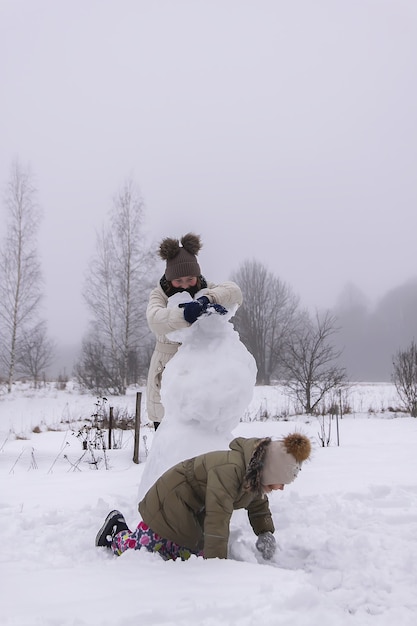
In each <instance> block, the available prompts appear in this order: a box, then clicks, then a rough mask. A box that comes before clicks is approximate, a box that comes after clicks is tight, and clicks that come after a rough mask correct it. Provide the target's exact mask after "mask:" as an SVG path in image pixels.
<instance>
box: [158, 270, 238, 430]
mask: <svg viewBox="0 0 417 626" xmlns="http://www.w3.org/2000/svg"><path fill="white" fill-rule="evenodd" d="M197 296H198V297H199V296H207V298H208V299H209V300H210V302H211V303H212V304H221V305H222V306H224V307H225V308H226V309H232V308H233V307H236V308H237V307H239V306H240V305H241V304H242V292H241V290H240V288H239V287H238V285H237V284H236V283H234V282H232V281H227V282H224V283H221V284H220V285H216V284H214V283H209V282H207V287H206V288H204V289H202V290H201V291H199V292H198V294H197ZM146 318H147V320H148V325H149V328H150V329H151V331H152V332H153V333H154V335H155V336H156V345H155V349H154V352H153V354H152V358H151V362H150V365H149V373H148V382H147V388H146V407H147V412H148V419H149V420H151V421H153V422H160V421H161V420H162V418H163V416H164V407H163V406H162V403H161V395H160V391H161V377H162V373H163V371H164V369H165V366H166V364H167V363H168V361H169V360H170V359H171V358H172V357H173V356H174V354H175V353H176V352H177V350H178V348H179V346H180V344H179V343H178V342H175V341H170V340H169V339H168V338H167V336H166V335H167V334H168V333H170V332H172V331H175V330H181V329H182V328H187V327H188V326H190V324H189V323H188V322H186V321H185V319H184V312H183V309H182V308H180V307H173V308H169V307H168V296H167V295H166V293H165V292H164V291H163V289H162V287H161V286H160V285H159V284H158V285H157V286H156V287H155V289H153V290H152V292H151V295H150V297H149V303H148V307H147V310H146Z"/></svg>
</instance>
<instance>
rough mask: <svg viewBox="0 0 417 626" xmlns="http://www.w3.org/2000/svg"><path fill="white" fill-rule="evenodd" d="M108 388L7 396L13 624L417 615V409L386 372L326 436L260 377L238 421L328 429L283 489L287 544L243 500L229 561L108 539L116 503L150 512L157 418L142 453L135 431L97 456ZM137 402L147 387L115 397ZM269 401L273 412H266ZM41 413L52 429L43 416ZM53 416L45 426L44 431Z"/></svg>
mask: <svg viewBox="0 0 417 626" xmlns="http://www.w3.org/2000/svg"><path fill="white" fill-rule="evenodd" d="M95 402H96V398H95V397H94V396H89V395H80V394H79V393H78V392H77V390H76V389H69V390H66V391H58V390H56V389H55V388H53V387H52V388H49V389H42V390H40V391H38V392H36V393H35V392H33V391H27V390H26V391H25V390H24V389H18V388H17V389H16V390H15V391H14V392H13V393H12V394H11V395H7V394H4V395H1V396H0V494H1V495H0V512H1V515H2V549H1V556H0V568H1V572H0V581H1V582H0V589H1V602H0V624H1V625H2V626H70V625H71V626H85V625H89V626H138V625H140V626H143V625H145V624H146V626H156V625H159V624H161V625H162V624H163V625H165V626H168V625H172V626H174V625H175V626H182V625H189V624H200V625H204V626H211V625H213V626H214V625H216V626H217V625H218V624H227V625H229V624H234V625H239V626H250V625H254V624H262V626H267V625H287V624H288V625H290V624H291V625H292V626H294V625H296V626H304V625H306V626H307V625H308V626H312V625H313V626H315V625H320V626H327V625H329V626H334V625H335V624H337V625H338V626H344V625H349V624H354V625H355V626H356V625H357V626H359V625H360V626H367V625H369V626H371V625H377V626H382V625H384V626H385V625H387V626H388V625H389V626H392V624H401V626H408V625H410V626H411V624H413V625H414V624H415V623H416V620H417V594H416V580H417V542H416V537H417V480H416V476H417V454H416V448H417V420H416V419H412V418H410V417H407V416H404V415H403V414H401V413H395V412H393V411H390V410H388V407H394V408H397V407H398V399H397V397H396V394H395V390H394V389H393V387H392V386H391V385H388V384H380V385H378V384H374V385H357V386H355V387H353V388H352V389H351V390H350V391H349V404H350V406H351V409H352V413H351V414H349V415H347V416H345V417H344V418H343V419H342V420H339V421H338V425H339V443H340V445H337V429H336V420H333V422H332V433H331V442H330V446H328V447H321V445H320V441H319V433H320V432H321V426H320V422H319V421H318V420H317V419H316V418H308V419H307V418H306V417H286V418H285V419H277V417H276V416H279V415H281V416H283V415H284V416H286V415H288V413H291V406H290V403H289V401H288V399H287V398H286V397H285V396H283V394H282V391H281V390H280V389H279V388H274V387H272V388H267V387H259V388H256V389H255V393H254V399H253V400H252V402H251V404H250V406H249V409H248V411H247V413H246V414H245V416H244V421H242V422H241V423H240V424H239V426H238V427H237V428H236V429H235V430H234V435H243V436H258V435H259V436H264V435H281V434H284V433H287V432H290V431H293V430H294V429H295V428H297V429H301V430H302V431H303V432H305V433H306V434H308V435H309V436H311V437H312V439H313V440H314V442H315V447H314V453H313V458H312V461H311V462H309V463H308V464H306V465H305V467H304V468H303V470H302V472H301V474H300V476H299V477H298V478H297V480H296V481H295V483H293V484H292V485H290V486H288V487H286V489H285V491H284V492H282V493H281V492H276V493H274V494H273V495H272V496H271V508H272V512H273V515H274V520H275V523H276V526H277V532H276V535H277V538H278V541H279V544H280V547H281V549H280V551H279V552H278V553H277V555H276V556H275V557H274V560H273V561H272V562H269V563H265V562H262V560H261V559H260V558H259V557H258V555H257V553H256V552H255V549H254V535H253V533H252V531H251V529H250V527H249V524H248V522H247V519H246V515H245V513H244V512H241V511H239V512H236V513H235V514H234V516H233V518H232V533H231V541H230V558H229V559H228V560H227V561H221V560H216V559H215V560H207V561H205V560H203V559H197V558H192V559H190V560H189V561H187V562H184V563H182V562H164V561H162V560H161V559H160V558H159V557H158V556H157V555H152V554H148V553H145V552H131V553H126V554H124V555H122V557H120V558H115V557H112V556H111V555H110V554H109V553H108V552H107V551H106V550H102V549H97V548H96V547H95V546H94V538H95V534H96V532H97V530H98V528H99V527H100V526H101V524H102V521H103V519H104V517H105V515H106V514H107V513H108V511H109V510H110V509H112V508H119V509H120V510H122V511H123V512H124V514H125V516H126V518H127V520H128V522H129V523H130V524H131V525H132V526H134V525H135V524H136V523H137V521H138V519H139V518H138V514H137V501H136V500H137V497H136V496H137V490H138V484H139V482H140V477H141V474H142V472H143V469H144V467H145V464H146V450H150V449H151V446H152V438H153V432H152V430H151V429H150V428H149V427H148V426H147V425H146V416H144V417H143V422H144V423H143V425H142V430H141V437H142V438H141V450H140V455H141V463H140V464H139V465H137V464H135V463H133V462H132V457H133V434H132V431H125V432H124V433H123V438H122V439H119V445H120V448H119V449H117V450H110V451H108V452H107V462H108V467H109V469H107V470H106V469H105V461H104V459H103V460H102V461H101V464H100V465H99V469H98V470H97V469H96V466H95V465H93V464H91V463H90V462H89V461H91V459H89V458H88V455H87V456H85V457H84V458H81V457H82V446H81V442H80V439H79V438H77V436H76V434H77V432H78V429H79V428H80V424H82V423H83V421H84V420H86V418H88V417H89V416H90V415H91V414H92V413H93V412H94V410H95ZM109 404H111V405H112V406H119V407H120V409H121V410H123V409H125V408H126V407H127V408H128V410H129V411H130V412H131V413H132V414H133V412H134V406H135V392H134V391H131V392H130V395H129V396H128V397H127V398H118V399H116V398H109ZM261 415H264V416H265V415H267V419H262V420H259V419H255V418H256V417H257V416H261ZM37 427H38V428H37ZM34 429H35V430H40V431H41V432H39V433H35V432H33V430H34Z"/></svg>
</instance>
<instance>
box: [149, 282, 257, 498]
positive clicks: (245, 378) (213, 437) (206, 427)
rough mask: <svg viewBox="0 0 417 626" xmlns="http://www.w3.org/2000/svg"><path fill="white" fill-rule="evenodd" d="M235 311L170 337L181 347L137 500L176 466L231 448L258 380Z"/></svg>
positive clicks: (177, 298) (177, 301)
mask: <svg viewBox="0 0 417 626" xmlns="http://www.w3.org/2000/svg"><path fill="white" fill-rule="evenodd" d="M195 297H196V298H197V297H199V294H197V295H196V296H195ZM191 300H192V298H191V296H190V294H188V293H187V292H181V293H177V294H175V295H173V296H171V298H169V301H168V306H169V307H171V306H179V305H181V304H184V303H186V302H189V301H191ZM235 311H236V308H235V309H234V310H231V311H228V312H227V313H226V314H225V315H222V314H219V313H218V312H217V311H216V310H215V308H214V307H210V306H209V307H208V308H207V311H206V312H205V313H203V315H201V316H200V317H199V318H198V319H197V321H196V322H194V323H193V324H192V325H191V326H189V327H187V328H184V329H182V330H176V331H173V332H172V333H170V334H169V335H168V338H169V339H171V340H173V341H178V342H179V343H181V345H180V347H179V349H178V351H177V353H176V354H175V356H174V357H173V358H172V359H171V360H170V361H169V362H168V364H167V366H166V367H165V370H164V373H163V375H162V383H161V400H162V403H163V405H164V410H165V415H164V419H163V420H162V422H161V424H160V426H159V428H158V430H157V431H156V432H155V435H154V438H153V442H152V447H151V450H150V452H149V456H148V459H147V461H146V465H145V468H144V471H143V474H142V479H141V482H140V485H139V494H138V495H139V499H142V497H143V496H144V495H145V493H146V492H147V490H148V489H149V488H150V487H151V486H152V485H153V483H154V482H155V481H156V480H157V479H158V478H159V477H160V476H161V474H163V473H164V472H165V471H166V470H167V469H169V468H170V467H172V466H173V465H175V464H176V463H178V462H180V461H183V460H184V459H188V458H190V457H193V456H197V455H198V454H202V453H205V452H209V451H212V450H224V449H228V448H229V443H230V441H231V440H232V439H233V435H232V431H233V429H234V428H236V426H237V425H238V424H239V421H240V419H241V417H242V416H243V414H244V412H245V410H246V408H247V407H248V405H249V403H250V401H251V399H252V395H253V389H254V385H255V381H256V363H255V360H254V358H253V356H252V355H251V354H250V352H248V350H247V349H246V347H245V346H244V345H243V343H242V342H241V341H240V339H239V335H238V333H237V332H236V331H235V330H234V328H233V324H232V323H231V322H230V319H231V318H232V317H233V315H234V313H235Z"/></svg>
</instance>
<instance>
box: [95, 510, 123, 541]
mask: <svg viewBox="0 0 417 626" xmlns="http://www.w3.org/2000/svg"><path fill="white" fill-rule="evenodd" d="M122 530H127V531H128V530H129V528H128V525H127V524H126V520H125V518H124V517H123V515H122V514H121V513H120V511H111V512H110V513H109V514H108V516H107V517H106V519H105V520H104V524H103V526H102V527H101V528H100V530H99V531H98V533H97V536H96V546H103V547H105V548H110V547H111V542H112V541H113V539H114V537H115V536H116V535H117V533H120V532H121V531H122Z"/></svg>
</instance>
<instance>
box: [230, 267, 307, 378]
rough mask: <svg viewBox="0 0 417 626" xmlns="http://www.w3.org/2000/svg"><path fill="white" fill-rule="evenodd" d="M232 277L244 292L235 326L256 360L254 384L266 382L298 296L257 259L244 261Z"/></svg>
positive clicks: (276, 362) (275, 368)
mask: <svg viewBox="0 0 417 626" xmlns="http://www.w3.org/2000/svg"><path fill="white" fill-rule="evenodd" d="M232 279H233V280H234V281H235V282H236V283H237V284H238V285H239V286H240V288H241V290H242V294H243V304H242V306H241V307H240V308H239V309H238V311H237V313H236V316H235V327H236V330H237V331H238V332H239V335H240V338H241V340H242V342H243V343H244V344H245V346H246V347H247V349H248V350H249V352H250V353H251V354H252V355H253V357H254V359H255V361H256V365H257V368H258V372H257V379H256V382H257V384H258V385H269V384H270V382H271V376H272V375H274V374H277V372H278V370H279V366H280V361H281V357H282V350H283V345H284V341H285V339H286V338H287V335H288V334H289V333H290V332H291V330H292V327H293V325H294V323H295V320H296V318H297V315H298V313H297V312H298V297H296V296H295V295H294V294H293V292H292V291H291V288H290V287H289V286H288V285H286V284H285V283H284V282H282V281H281V280H280V279H279V278H277V277H276V276H274V275H273V274H271V273H270V272H268V271H267V269H266V268H265V266H264V265H262V264H261V263H259V262H258V261H254V260H252V261H245V262H244V263H243V265H242V266H241V267H240V268H239V269H238V271H237V272H235V273H234V274H233V276H232Z"/></svg>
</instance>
